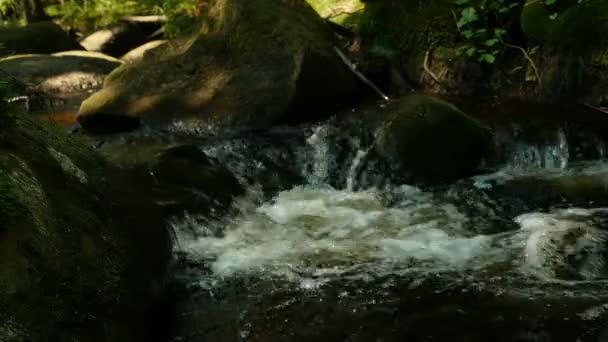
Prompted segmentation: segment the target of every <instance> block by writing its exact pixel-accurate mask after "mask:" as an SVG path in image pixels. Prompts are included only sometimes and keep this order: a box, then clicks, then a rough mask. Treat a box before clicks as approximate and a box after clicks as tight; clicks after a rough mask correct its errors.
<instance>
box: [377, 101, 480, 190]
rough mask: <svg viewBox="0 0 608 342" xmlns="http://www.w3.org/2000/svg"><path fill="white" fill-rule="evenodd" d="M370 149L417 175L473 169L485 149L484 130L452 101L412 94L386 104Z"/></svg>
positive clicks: (457, 174)
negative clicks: (383, 116)
mask: <svg viewBox="0 0 608 342" xmlns="http://www.w3.org/2000/svg"><path fill="white" fill-rule="evenodd" d="M375 135H376V142H375V147H376V151H377V152H378V153H379V154H380V155H382V156H384V157H385V158H387V159H388V160H389V161H391V162H392V163H393V164H396V165H398V166H400V167H402V168H403V169H404V170H405V171H406V172H409V173H411V176H412V177H414V178H419V179H430V180H438V179H453V178H458V177H462V176H466V175H469V174H470V173H471V172H473V171H474V170H475V169H476V167H477V166H478V164H479V162H480V161H481V159H482V157H484V156H485V155H486V153H487V151H488V146H489V142H490V141H489V139H490V135H489V131H488V130H487V129H486V128H485V127H483V126H482V125H481V124H480V123H479V122H477V121H476V120H474V119H472V118H471V117H469V116H467V115H466V114H464V113H463V112H461V111H460V110H459V109H458V108H456V107H455V106H454V105H452V104H450V103H448V102H445V101H443V100H439V99H437V98H434V97H430V96H424V95H413V96H410V97H407V98H405V99H404V100H402V101H401V102H399V103H397V104H395V105H394V106H393V107H391V108H389V109H388V111H387V113H386V116H385V118H384V120H383V121H382V123H381V125H380V127H379V128H378V129H377V131H376V134H375Z"/></svg>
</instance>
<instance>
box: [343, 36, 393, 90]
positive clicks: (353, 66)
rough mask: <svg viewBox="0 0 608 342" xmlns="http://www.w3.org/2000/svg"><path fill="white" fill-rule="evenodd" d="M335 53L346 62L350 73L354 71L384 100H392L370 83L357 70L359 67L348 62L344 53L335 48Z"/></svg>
mask: <svg viewBox="0 0 608 342" xmlns="http://www.w3.org/2000/svg"><path fill="white" fill-rule="evenodd" d="M334 51H335V52H336V54H337V55H338V57H340V59H341V60H342V62H344V64H346V66H348V68H349V69H350V71H352V72H353V74H355V75H356V76H357V77H359V79H360V80H361V81H363V83H365V84H367V85H368V86H369V87H370V88H372V89H373V90H374V91H375V92H376V93H377V94H378V95H380V97H381V98H382V99H383V100H385V101H389V100H390V98H389V97H388V96H387V95H386V94H384V93H383V92H382V90H380V88H378V87H377V86H376V85H375V84H374V83H373V82H372V81H370V80H369V79H368V78H367V77H365V75H363V74H362V73H361V72H359V70H357V66H356V65H355V64H353V63H352V62H351V61H350V60H348V58H347V57H346V56H345V55H344V53H342V51H340V49H338V48H337V47H335V46H334Z"/></svg>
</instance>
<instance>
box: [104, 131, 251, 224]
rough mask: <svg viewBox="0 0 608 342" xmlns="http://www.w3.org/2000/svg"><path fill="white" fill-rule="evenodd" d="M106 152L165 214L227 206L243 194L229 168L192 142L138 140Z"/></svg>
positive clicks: (206, 212) (202, 212)
mask: <svg viewBox="0 0 608 342" xmlns="http://www.w3.org/2000/svg"><path fill="white" fill-rule="evenodd" d="M105 154H108V155H109V158H111V160H112V162H113V163H114V164H116V165H118V166H119V167H121V168H123V169H125V170H129V171H128V172H129V173H130V174H131V175H132V177H133V181H134V182H136V183H137V184H140V186H139V188H141V189H142V191H143V192H142V193H140V195H141V196H142V197H144V198H148V199H150V200H151V201H153V202H154V203H156V205H158V207H159V210H160V211H161V213H162V215H163V216H164V217H172V216H174V215H181V214H183V213H184V212H188V213H193V214H208V213H209V212H211V211H212V210H223V209H227V208H229V207H230V204H231V202H232V199H233V198H234V197H237V196H240V195H243V194H244V193H245V190H244V188H243V187H242V186H241V185H240V184H239V182H238V180H237V179H236V178H235V176H234V175H233V174H232V173H231V172H230V171H228V170H227V169H226V168H224V167H223V166H222V165H220V164H219V163H218V162H217V161H216V160H214V159H212V158H210V157H208V156H207V155H206V154H205V153H204V152H203V151H202V150H200V149H199V148H198V147H196V146H194V145H175V146H172V145H166V144H159V145H155V144H149V145H146V143H145V142H143V141H139V142H136V143H135V144H134V145H132V146H129V145H122V146H118V147H117V148H115V149H109V150H106V151H105Z"/></svg>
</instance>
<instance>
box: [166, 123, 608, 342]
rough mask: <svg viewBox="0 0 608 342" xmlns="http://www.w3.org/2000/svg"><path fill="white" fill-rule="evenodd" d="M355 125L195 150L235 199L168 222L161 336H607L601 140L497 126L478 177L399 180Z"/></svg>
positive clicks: (605, 178)
mask: <svg viewBox="0 0 608 342" xmlns="http://www.w3.org/2000/svg"><path fill="white" fill-rule="evenodd" d="M353 129H354V128H353V126H352V125H351V126H348V127H344V125H343V124H342V123H337V122H333V121H329V122H326V123H322V124H318V125H314V126H305V127H298V128H277V129H275V130H272V131H267V132H258V133H256V134H250V135H243V136H238V135H237V136H230V135H226V136H225V137H224V138H221V139H220V138H216V139H209V141H207V142H205V143H201V144H200V148H201V149H202V150H203V151H204V152H205V153H207V154H208V155H210V156H212V157H214V158H217V159H218V160H220V161H222V162H223V163H224V164H225V165H227V166H228V167H229V168H230V169H231V171H233V173H235V174H236V175H237V176H238V177H239V179H240V180H241V182H242V183H243V184H246V185H247V187H248V193H247V195H246V196H243V197H242V198H238V199H237V200H235V202H234V204H233V207H232V208H231V209H230V213H229V214H228V215H221V216H219V217H204V216H197V215H189V214H186V215H184V216H182V217H176V218H175V219H174V220H173V222H172V227H173V229H174V231H175V237H176V244H175V255H176V260H177V264H176V265H177V266H176V268H177V271H176V272H177V273H176V281H175V285H174V287H175V293H176V297H177V304H176V311H177V315H176V320H175V322H174V324H173V325H174V338H173V341H192V342H193V341H214V342H219V341H222V342H228V341H349V342H354V341H373V342H380V341H383V342H386V341H543V342H545V341H571V342H575V341H608V263H607V261H608V160H605V159H604V157H605V146H604V143H603V139H602V138H601V137H599V136H598V135H597V134H594V133H593V132H588V131H580V130H579V129H578V128H573V127H569V126H564V125H557V126H549V127H546V128H544V129H543V130H542V131H539V130H537V129H536V128H534V126H532V125H525V126H522V125H517V124H512V125H511V124H510V125H503V126H501V127H500V128H495V129H494V141H495V145H496V146H495V150H496V151H495V155H494V158H492V159H491V160H487V161H486V162H485V164H484V166H483V169H482V171H480V174H478V175H476V176H473V177H471V178H468V179H462V180H459V181H456V182H452V183H446V184H410V183H407V182H406V181H404V178H403V177H402V175H401V174H400V173H399V172H396V171H395V170H392V169H391V167H390V165H386V164H383V163H382V162H380V161H378V160H377V159H376V158H375V157H374V156H373V153H370V151H371V148H370V145H369V139H368V137H365V135H357V134H353ZM355 129H356V128H355ZM527 131H529V132H527ZM526 132H527V133H526ZM531 132H533V133H534V137H535V138H534V139H529V136H531ZM538 137H540V138H538Z"/></svg>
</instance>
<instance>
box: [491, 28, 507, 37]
mask: <svg viewBox="0 0 608 342" xmlns="http://www.w3.org/2000/svg"><path fill="white" fill-rule="evenodd" d="M505 33H507V30H505V29H501V28H497V29H494V35H495V36H496V37H501V36H502V35H504V34H505Z"/></svg>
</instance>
